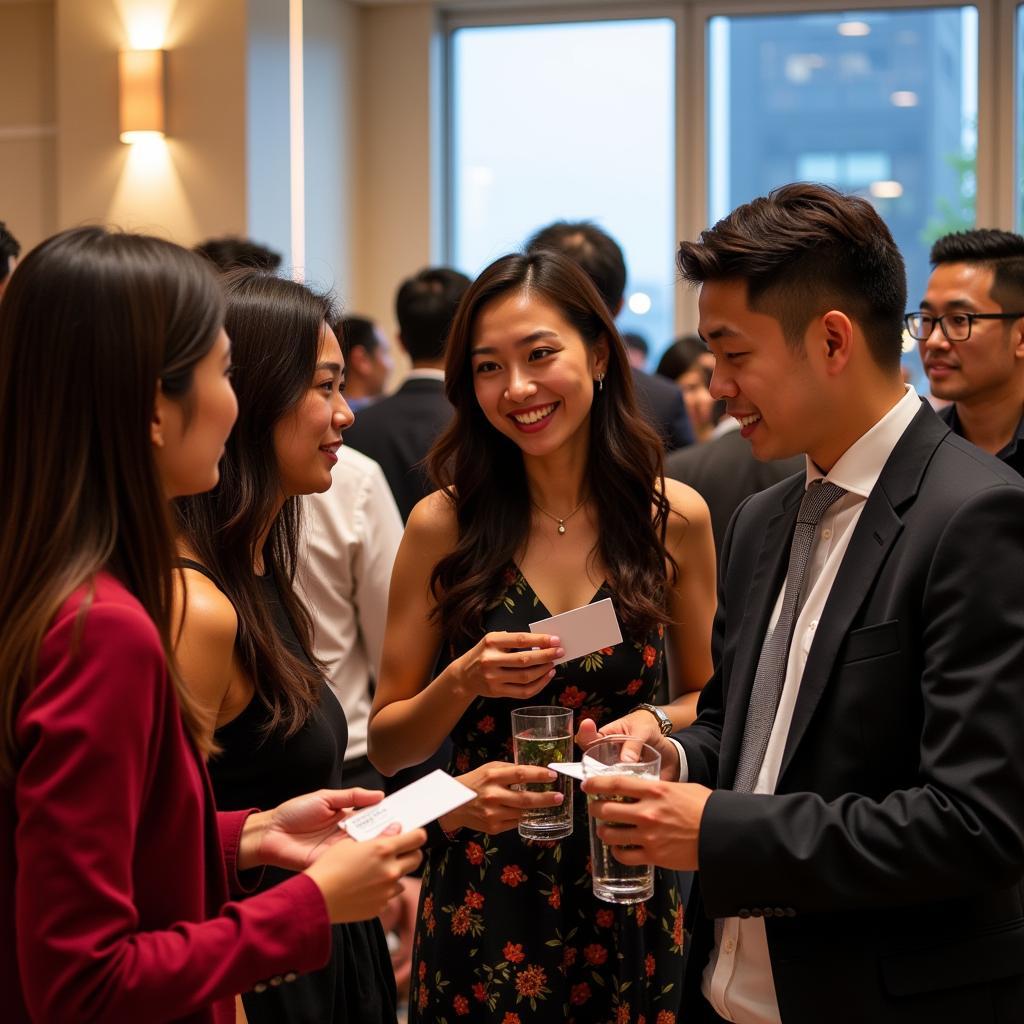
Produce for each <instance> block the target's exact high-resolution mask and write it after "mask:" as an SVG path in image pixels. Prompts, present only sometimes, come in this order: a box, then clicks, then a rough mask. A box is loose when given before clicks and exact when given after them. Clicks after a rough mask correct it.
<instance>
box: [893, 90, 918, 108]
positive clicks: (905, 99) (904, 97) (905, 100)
mask: <svg viewBox="0 0 1024 1024" xmlns="http://www.w3.org/2000/svg"><path fill="white" fill-rule="evenodd" d="M889 102H890V103H891V104H892V105H893V106H894V107H916V106H917V93H916V92H911V91H910V90H909V89H900V90H898V91H897V92H894V93H893V94H892V95H891V96H890V97H889Z"/></svg>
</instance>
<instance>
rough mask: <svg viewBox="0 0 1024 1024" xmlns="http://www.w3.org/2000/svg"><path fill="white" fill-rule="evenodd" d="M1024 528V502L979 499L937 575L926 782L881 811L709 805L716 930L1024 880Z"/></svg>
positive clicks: (726, 797)
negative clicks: (720, 920) (745, 913)
mask: <svg viewBox="0 0 1024 1024" xmlns="http://www.w3.org/2000/svg"><path fill="white" fill-rule="evenodd" d="M1022 521H1024V489H1022V488H1020V487H1018V486H1013V485H1006V484H1000V485H997V486H993V487H991V488H989V489H987V490H985V491H982V492H981V493H979V494H977V495H975V496H974V497H972V498H971V499H970V500H969V501H967V502H965V503H964V504H963V505H962V506H961V507H960V509H959V510H958V511H957V512H956V513H955V514H954V515H953V516H952V517H951V518H950V521H949V522H948V524H947V525H946V527H945V529H944V530H943V532H942V535H941V538H940V540H939V542H938V544H937V546H936V550H935V552H934V556H933V557H932V559H931V563H930V565H929V566H928V570H927V579H926V583H925V592H924V604H923V608H922V615H921V621H922V623H923V635H922V637H921V644H922V652H923V671H922V677H921V680H920V686H921V699H922V708H923V722H922V726H921V734H920V754H919V762H918V763H919V769H918V776H919V780H920V781H919V784H918V785H916V786H914V787H913V788H908V789H903V790H898V791H895V792H892V793H890V794H889V795H888V796H886V797H884V798H883V799H881V800H876V799H870V798H868V797H865V796H861V795H859V794H856V793H849V794H846V795H844V796H842V797H840V798H839V799H836V800H832V801H825V800H824V799H822V798H821V797H820V796H818V795H816V794H814V793H793V794H784V795H777V796H771V795H757V794H741V793H733V792H724V791H720V792H716V793H714V794H712V796H711V798H710V800H709V801H708V804H707V806H706V808H705V811H704V817H703V820H702V822H701V837H700V850H699V861H700V872H701V892H702V895H703V898H704V903H705V908H706V910H707V912H708V913H709V914H710V915H711V916H712V917H729V916H733V915H734V914H736V913H737V911H738V910H739V909H740V908H742V907H751V906H763V905H772V906H775V905H780V906H788V907H792V908H794V909H795V910H796V911H797V912H801V911H839V910H852V909H864V908H866V907H871V906H894V905H901V904H908V903H915V902H921V901H926V900H931V899H935V898H936V894H942V896H943V897H944V898H950V899H954V898H957V897H960V896H966V895H970V894H971V893H976V892H978V891H979V890H982V889H991V888H996V887H1000V886H1005V885H1011V884H1013V883H1015V882H1017V881H1019V880H1020V878H1021V877H1022V875H1024V758H1022V757H1021V755H1020V745H1021V738H1022V737H1024V675H1022V666H1024V590H1022V589H1021V580H1022V579H1024V544H1022V542H1021V534H1020V524H1021V522H1022Z"/></svg>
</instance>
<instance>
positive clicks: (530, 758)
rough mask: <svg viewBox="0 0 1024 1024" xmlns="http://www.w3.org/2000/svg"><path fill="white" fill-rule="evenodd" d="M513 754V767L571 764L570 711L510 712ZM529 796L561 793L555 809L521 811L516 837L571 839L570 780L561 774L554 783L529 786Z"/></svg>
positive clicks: (534, 710)
mask: <svg viewBox="0 0 1024 1024" xmlns="http://www.w3.org/2000/svg"><path fill="white" fill-rule="evenodd" d="M512 751H513V754H514V756H515V761H516V764H539V765H544V766H545V767H547V765H549V764H551V762H552V761H558V762H561V763H564V762H567V761H571V760H572V754H573V749H572V711H571V710H570V709H569V708H559V707H532V708H516V710H515V711H513V712H512ZM520 788H521V789H526V790H529V791H530V792H532V793H561V794H562V802H561V803H560V804H559V805H558V806H557V807H536V808H531V809H529V810H526V811H523V816H522V818H520V820H519V834H520V835H521V836H522V837H523V838H524V839H564V838H565V837H566V836H569V835H572V779H570V778H569V777H568V776H566V775H562V774H561V773H559V774H558V776H557V777H556V778H555V781H554V782H528V783H524V784H523V785H522V786H521V787H520Z"/></svg>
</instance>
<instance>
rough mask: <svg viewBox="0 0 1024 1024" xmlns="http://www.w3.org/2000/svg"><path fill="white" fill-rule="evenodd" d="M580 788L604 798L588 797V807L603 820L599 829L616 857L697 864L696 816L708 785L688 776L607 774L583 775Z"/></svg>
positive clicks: (678, 866)
mask: <svg viewBox="0 0 1024 1024" xmlns="http://www.w3.org/2000/svg"><path fill="white" fill-rule="evenodd" d="M583 792H584V793H586V794H587V796H588V798H592V797H602V798H604V799H598V800H594V799H590V800H589V801H588V808H589V811H590V814H591V816H592V817H594V818H596V819H598V820H599V821H600V822H601V824H600V825H599V826H598V829H597V834H598V835H599V836H600V837H601V839H602V840H603V841H604V842H606V843H607V844H608V845H609V846H611V847H612V848H613V849H612V853H613V855H614V856H615V859H616V860H618V861H620V862H621V863H623V864H656V865H658V867H662V868H671V869H673V870H675V871H696V870H697V867H698V865H697V851H698V841H699V839H700V821H701V817H702V816H703V814H704V805H705V804H706V803H707V802H708V797H710V796H711V790H710V789H707V788H706V787H704V786H698V785H695V784H694V783H688V782H660V781H655V780H653V779H640V778H635V777H631V776H628V775H606V776H603V777H594V778H589V779H586V780H585V781H584V783H583ZM615 798H617V799H615ZM623 798H625V800H627V801H629V802H622V801H623Z"/></svg>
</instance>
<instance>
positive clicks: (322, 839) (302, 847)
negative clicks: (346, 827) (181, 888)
mask: <svg viewBox="0 0 1024 1024" xmlns="http://www.w3.org/2000/svg"><path fill="white" fill-rule="evenodd" d="M383 798H384V794H383V793H381V792H379V791H378V790H372V789H359V788H355V789H321V790H317V792H315V793H306V794H304V795H303V796H297V797H295V798H294V799H293V800H288V801H286V802H285V803H283V804H279V805H278V806H277V807H275V808H274V809H273V810H271V811H261V812H259V813H258V814H250V815H249V817H248V818H246V819H245V825H244V827H243V829H242V842H241V844H240V848H239V853H238V866H239V868H242V869H245V868H249V867H255V866H256V865H258V864H271V865H273V866H274V867H278V868H288V869H289V870H290V871H302V870H303V869H304V868H307V867H309V865H310V864H312V863H313V862H314V861H315V860H316V859H317V858H318V857H320V856H321V855H322V854H323V853H324V851H325V850H326V849H327V848H328V847H330V846H333V845H335V844H336V843H339V842H341V841H342V840H344V839H346V838H347V837H346V835H345V833H344V832H342V831H341V829H339V828H338V822H339V821H342V820H343V819H344V818H346V817H347V816H348V815H349V814H351V813H352V812H353V810H357V809H359V808H360V807H371V806H372V805H373V804H376V803H380V801H381V800H382V799H383Z"/></svg>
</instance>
